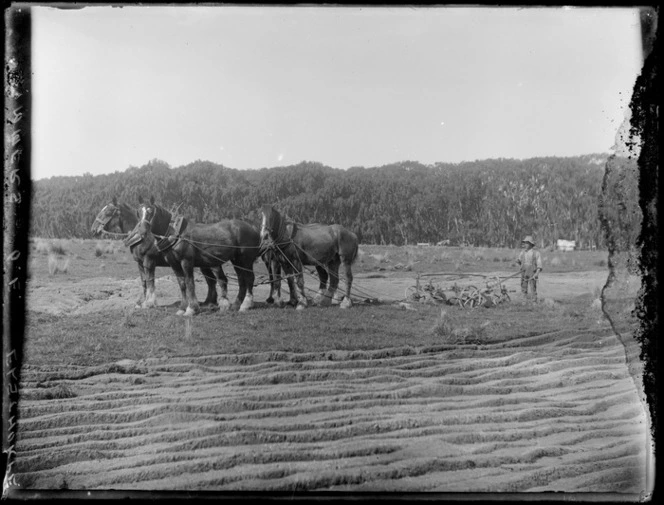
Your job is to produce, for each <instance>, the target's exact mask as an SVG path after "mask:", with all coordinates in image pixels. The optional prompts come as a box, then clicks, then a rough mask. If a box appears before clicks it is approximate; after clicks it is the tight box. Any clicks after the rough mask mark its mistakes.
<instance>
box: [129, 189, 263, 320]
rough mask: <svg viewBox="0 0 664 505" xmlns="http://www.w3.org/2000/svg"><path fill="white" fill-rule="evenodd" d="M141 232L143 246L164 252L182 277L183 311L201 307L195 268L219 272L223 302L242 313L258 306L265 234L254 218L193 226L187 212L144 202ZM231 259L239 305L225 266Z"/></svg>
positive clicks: (140, 212) (141, 208) (197, 309)
mask: <svg viewBox="0 0 664 505" xmlns="http://www.w3.org/2000/svg"><path fill="white" fill-rule="evenodd" d="M136 230H137V233H138V234H139V235H140V236H141V237H142V241H141V243H142V244H143V247H146V248H148V249H149V250H156V251H159V252H160V253H162V254H164V257H165V258H166V261H167V262H168V264H169V265H170V266H171V268H172V269H173V271H174V273H175V276H176V278H177V280H178V285H179V287H180V292H181V295H182V302H181V304H180V308H179V310H178V314H179V315H183V314H184V315H186V316H188V315H192V314H195V313H198V312H199V311H200V307H199V304H198V301H197V300H196V290H195V285H194V267H200V268H207V269H212V270H214V271H215V274H216V275H217V280H218V283H219V287H220V288H221V300H220V303H219V307H220V309H222V310H227V309H228V308H229V307H230V308H232V309H236V310H238V311H240V312H244V311H246V310H249V309H250V308H251V307H252V306H253V287H254V278H255V276H254V270H253V264H254V261H255V260H256V259H257V258H258V257H259V254H260V235H259V233H258V231H257V230H256V229H255V228H254V227H253V226H251V225H250V224H249V223H246V222H244V221H241V220H239V219H224V220H222V221H219V222H218V223H213V224H192V225H189V223H188V222H187V219H186V218H184V217H183V216H177V215H175V216H174V215H173V214H171V213H170V212H169V211H167V210H166V209H164V208H163V207H161V206H159V205H157V204H155V203H154V198H152V199H151V200H150V203H141V205H140V206H139V223H138V224H137V225H136ZM227 261H230V262H231V263H232V264H233V267H234V269H235V273H236V275H237V279H238V284H239V289H238V294H237V298H236V300H235V301H234V302H233V305H232V306H231V304H230V303H229V301H228V279H227V278H226V276H225V275H224V273H223V270H222V268H221V267H222V265H223V264H224V263H226V262H227Z"/></svg>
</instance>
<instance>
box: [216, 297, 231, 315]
mask: <svg viewBox="0 0 664 505" xmlns="http://www.w3.org/2000/svg"><path fill="white" fill-rule="evenodd" d="M230 308H231V302H229V301H228V298H226V297H225V296H223V297H221V299H220V300H219V311H220V312H226V311H227V310H230Z"/></svg>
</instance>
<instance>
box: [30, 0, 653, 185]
mask: <svg viewBox="0 0 664 505" xmlns="http://www.w3.org/2000/svg"><path fill="white" fill-rule="evenodd" d="M32 12H33V28H32V70H33V84H32V86H33V117H32V121H33V132H32V151H33V152H32V163H33V165H32V169H31V170H32V175H31V176H32V178H33V179H43V178H47V177H50V176H55V175H82V174H84V173H91V174H93V175H98V174H103V173H111V172H115V171H124V170H126V169H127V168H128V167H130V166H141V165H143V164H145V163H147V162H148V161H150V160H152V159H154V158H158V159H160V160H163V161H166V162H167V163H169V164H170V165H171V166H173V167H176V166H181V165H186V164H188V163H191V162H193V161H195V160H199V159H200V160H209V161H212V162H215V163H219V164H222V165H224V166H226V167H229V168H237V169H257V168H263V167H274V166H286V165H293V164H297V163H299V162H301V161H304V160H306V161H317V162H320V163H323V164H325V165H328V166H331V167H334V168H341V169H347V168H349V167H352V166H364V167H373V166H381V165H385V164H389V163H394V162H398V161H404V160H412V161H419V162H421V163H424V164H433V163H436V162H444V163H458V162H462V161H473V160H481V159H487V158H517V159H525V158H530V157H534V156H574V155H579V154H590V153H600V152H611V150H612V148H613V146H614V143H615V140H616V133H617V131H618V130H619V128H620V125H621V123H622V122H623V120H624V118H625V114H626V113H627V111H628V108H629V101H630V98H631V92H632V87H633V85H634V82H635V79H636V77H637V76H638V75H639V73H640V70H641V64H642V59H641V43H640V26H639V16H638V11H637V10H636V9H632V8H606V7H604V8H600V7H594V8H559V7H557V8H504V7H491V8H489V7H467V6H465V7H417V8H413V7H340V6H337V7H320V6H313V7H297V6H290V7H288V6H286V7H269V6H234V7H233V6H216V7H214V6H213V7H210V6H207V7H206V6H170V7H166V6H162V7H157V6H146V7H138V6H133V7H122V8H119V7H101V6H95V7H86V8H83V9H79V10H71V9H67V10H62V9H55V8H52V7H45V6H44V7H33V9H32Z"/></svg>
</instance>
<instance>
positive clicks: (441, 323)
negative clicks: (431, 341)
mask: <svg viewBox="0 0 664 505" xmlns="http://www.w3.org/2000/svg"><path fill="white" fill-rule="evenodd" d="M453 333H454V327H453V326H452V323H451V322H450V319H449V316H448V315H447V311H446V310H445V309H441V310H440V315H439V316H438V320H437V321H436V325H435V326H434V327H433V334H434V335H436V336H438V337H443V338H446V339H447V338H449V337H451V336H452V335H453Z"/></svg>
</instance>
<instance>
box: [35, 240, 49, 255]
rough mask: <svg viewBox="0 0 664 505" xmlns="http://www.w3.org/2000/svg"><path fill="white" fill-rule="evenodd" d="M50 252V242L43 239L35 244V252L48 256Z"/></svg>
mask: <svg viewBox="0 0 664 505" xmlns="http://www.w3.org/2000/svg"><path fill="white" fill-rule="evenodd" d="M48 250H49V246H48V242H46V241H45V240H42V239H37V241H36V242H35V251H37V252H38V253H39V254H48Z"/></svg>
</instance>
